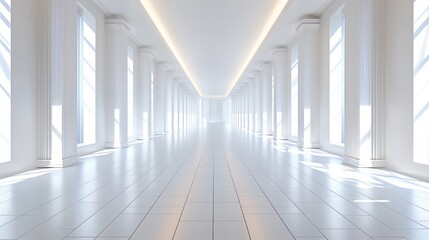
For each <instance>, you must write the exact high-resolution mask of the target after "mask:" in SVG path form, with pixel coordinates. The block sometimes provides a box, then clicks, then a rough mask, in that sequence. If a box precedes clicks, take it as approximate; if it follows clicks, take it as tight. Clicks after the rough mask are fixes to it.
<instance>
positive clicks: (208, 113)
mask: <svg viewBox="0 0 429 240" xmlns="http://www.w3.org/2000/svg"><path fill="white" fill-rule="evenodd" d="M230 105H231V104H230V100H229V99H221V100H219V99H202V100H201V111H202V114H201V117H202V119H201V122H203V123H227V122H231V106H230Z"/></svg>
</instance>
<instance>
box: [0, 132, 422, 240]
mask: <svg viewBox="0 0 429 240" xmlns="http://www.w3.org/2000/svg"><path fill="white" fill-rule="evenodd" d="M341 161H342V159H341V158H339V157H336V156H332V155H329V154H326V153H323V152H321V151H317V150H312V151H309V150H300V149H298V148H296V147H295V146H293V145H292V144H290V143H288V142H282V141H272V140H271V139H270V138H269V137H266V136H265V137H264V136H261V135H259V134H254V133H249V132H248V131H246V130H243V129H240V128H236V127H231V126H229V125H222V124H212V125H207V126H202V127H200V128H199V129H198V130H194V131H181V132H174V133H170V134H168V135H166V136H164V137H157V138H154V139H153V140H150V141H143V142H138V143H136V144H132V145H130V147H128V148H125V149H120V150H106V151H102V152H100V153H96V154H93V155H91V156H86V157H83V158H82V159H81V162H80V163H79V164H76V165H74V166H71V167H68V168H65V169H42V170H38V171H35V172H32V173H27V174H22V175H20V176H18V177H15V178H13V181H11V179H4V180H0V239H21V240H39V239H40V240H56V239H68V240H73V239H79V240H85V239H91V240H95V239H104V240H107V239H109V240H125V239H133V240H134V239H136V240H142V239H143V240H145V239H149V240H157V239H176V240H177V239H186V240H192V239H197V240H205V239H219V240H228V239H231V240H248V239H252V240H258V239H263V240H273V239H282V240H285V239H297V240H310V239H312V240H321V239H331V240H336V239H340V240H353V239H357V240H365V239H374V240H382V239H384V240H390V239H394V240H402V239H409V240H420V239H423V240H428V239H429V228H428V227H429V184H428V183H426V182H422V181H418V180H416V179H413V178H410V177H406V176H403V175H400V174H396V173H393V172H389V171H385V170H381V169H356V168H353V167H349V166H345V165H342V164H341ZM21 176H22V177H21ZM25 178H26V179H25Z"/></svg>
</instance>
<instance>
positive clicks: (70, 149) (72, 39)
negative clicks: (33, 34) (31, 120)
mask: <svg viewBox="0 0 429 240" xmlns="http://www.w3.org/2000/svg"><path fill="white" fill-rule="evenodd" d="M42 4H44V11H45V13H46V14H45V15H44V19H43V21H44V24H43V26H45V29H44V31H43V38H44V41H43V42H44V45H43V47H42V51H43V54H42V71H41V75H40V84H39V102H38V107H39V121H38V125H39V130H38V131H39V132H38V133H39V136H40V139H41V141H40V143H39V146H38V160H37V166H38V167H64V166H68V165H71V164H74V163H76V162H77V131H76V126H77V101H76V96H77V95H76V88H77V86H76V78H77V42H76V39H77V25H76V22H77V19H76V7H77V5H76V1H74V0H56V1H54V0H45V1H44V2H43V3H42Z"/></svg>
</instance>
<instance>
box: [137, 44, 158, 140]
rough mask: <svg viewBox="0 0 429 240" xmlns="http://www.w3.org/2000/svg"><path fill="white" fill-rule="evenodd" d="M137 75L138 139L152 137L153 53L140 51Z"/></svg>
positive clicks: (145, 50) (144, 50)
mask: <svg viewBox="0 0 429 240" xmlns="http://www.w3.org/2000/svg"><path fill="white" fill-rule="evenodd" d="M138 59H139V61H138V63H139V67H138V73H137V91H136V93H137V138H138V139H149V138H150V137H151V136H152V94H153V93H152V81H153V74H154V66H155V59H154V57H153V54H152V52H150V51H149V50H147V49H140V50H139V56H138Z"/></svg>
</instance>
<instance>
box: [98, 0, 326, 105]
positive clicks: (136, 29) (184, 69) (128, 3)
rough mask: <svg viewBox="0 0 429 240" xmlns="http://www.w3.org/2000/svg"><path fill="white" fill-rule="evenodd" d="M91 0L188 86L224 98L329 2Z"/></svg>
mask: <svg viewBox="0 0 429 240" xmlns="http://www.w3.org/2000/svg"><path fill="white" fill-rule="evenodd" d="M93 1H94V2H96V3H98V4H99V6H101V7H102V9H103V10H104V11H105V12H106V13H107V14H108V15H111V16H121V17H123V18H124V19H125V20H126V21H127V23H128V24H129V26H128V27H129V28H130V29H131V32H132V35H133V36H134V40H135V41H136V42H137V44H138V45H139V46H146V47H148V48H149V49H151V50H152V52H153V53H154V54H155V58H156V59H157V61H160V62H163V63H165V64H166V65H167V66H168V68H169V70H171V71H174V72H176V76H177V77H178V78H180V79H182V80H183V82H184V84H186V85H187V86H188V88H190V89H192V90H193V91H195V90H196V91H197V92H198V93H199V94H200V95H201V96H202V97H225V96H228V95H229V94H230V93H231V90H232V87H233V86H234V85H235V84H236V82H237V81H238V80H242V81H245V80H246V77H247V76H248V75H249V74H250V73H251V72H253V71H255V70H257V69H258V68H259V66H260V64H261V63H262V62H266V61H270V58H271V54H272V51H273V49H274V48H276V47H278V46H281V45H285V44H286V42H287V41H288V40H289V39H290V38H291V37H292V35H293V33H294V32H295V29H296V27H297V25H298V24H299V22H300V20H301V19H302V18H303V17H307V16H318V15H320V13H321V12H322V10H323V9H325V8H326V6H327V5H328V4H329V3H330V2H331V1H332V0H289V1H287V0H141V1H140V0H93ZM286 3H287V4H286ZM143 4H144V6H145V7H146V9H145V7H144V6H143ZM285 4H286V6H285V7H283V6H284V5H285ZM276 11H277V12H276ZM277 16H278V18H277V21H275V23H274V20H275V19H276V17H277ZM272 23H274V25H272ZM271 26H272V28H271ZM270 28H271V31H270V32H269V33H268V31H269V29H270ZM261 33H262V34H261ZM263 33H268V35H265V34H263ZM265 36H266V37H265ZM257 47H259V48H257ZM256 50H257V51H256ZM239 85H240V83H239V84H237V86H236V88H235V89H234V90H233V91H237V90H238V89H239V88H240V86H239Z"/></svg>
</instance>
